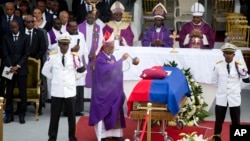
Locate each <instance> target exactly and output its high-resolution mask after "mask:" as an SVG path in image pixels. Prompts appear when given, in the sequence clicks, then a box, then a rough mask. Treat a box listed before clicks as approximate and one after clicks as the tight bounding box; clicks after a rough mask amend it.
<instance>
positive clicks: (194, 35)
mask: <svg viewBox="0 0 250 141" xmlns="http://www.w3.org/2000/svg"><path fill="white" fill-rule="evenodd" d="M189 37H190V38H193V37H198V38H203V35H202V33H201V31H199V30H193V31H192V32H191V33H190V34H189Z"/></svg>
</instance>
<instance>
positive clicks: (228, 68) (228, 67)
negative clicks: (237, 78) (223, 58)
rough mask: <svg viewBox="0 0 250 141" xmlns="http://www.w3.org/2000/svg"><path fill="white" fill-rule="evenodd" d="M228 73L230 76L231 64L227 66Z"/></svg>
mask: <svg viewBox="0 0 250 141" xmlns="http://www.w3.org/2000/svg"><path fill="white" fill-rule="evenodd" d="M227 72H228V74H230V65H229V64H227Z"/></svg>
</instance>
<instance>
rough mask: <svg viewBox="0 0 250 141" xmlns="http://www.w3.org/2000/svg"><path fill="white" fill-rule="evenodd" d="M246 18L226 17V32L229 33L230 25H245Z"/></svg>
mask: <svg viewBox="0 0 250 141" xmlns="http://www.w3.org/2000/svg"><path fill="white" fill-rule="evenodd" d="M247 23H248V21H247V20H246V19H242V20H241V19H228V20H227V24H226V32H227V33H229V32H230V29H231V27H232V26H236V25H247Z"/></svg>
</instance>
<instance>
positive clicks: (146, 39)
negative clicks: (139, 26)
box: [141, 26, 155, 47]
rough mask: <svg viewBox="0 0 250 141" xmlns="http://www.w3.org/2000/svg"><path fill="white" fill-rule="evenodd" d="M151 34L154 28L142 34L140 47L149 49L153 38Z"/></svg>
mask: <svg viewBox="0 0 250 141" xmlns="http://www.w3.org/2000/svg"><path fill="white" fill-rule="evenodd" d="M153 32H155V27H154V26H153V27H150V28H149V29H147V31H146V32H145V33H144V34H143V38H142V40H141V43H142V46H145V47H149V46H150V44H151V42H152V40H153V38H152V36H153Z"/></svg>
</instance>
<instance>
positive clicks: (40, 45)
mask: <svg viewBox="0 0 250 141" xmlns="http://www.w3.org/2000/svg"><path fill="white" fill-rule="evenodd" d="M24 25H25V33H26V34H27V35H28V36H29V39H30V44H29V45H30V51H29V52H30V54H29V56H30V57H33V58H36V59H40V60H41V61H42V59H43V56H44V55H45V53H46V50H47V47H46V41H45V36H44V34H43V32H42V31H41V30H40V29H39V28H34V18H33V16H32V15H27V16H26V17H25V19H24Z"/></svg>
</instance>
